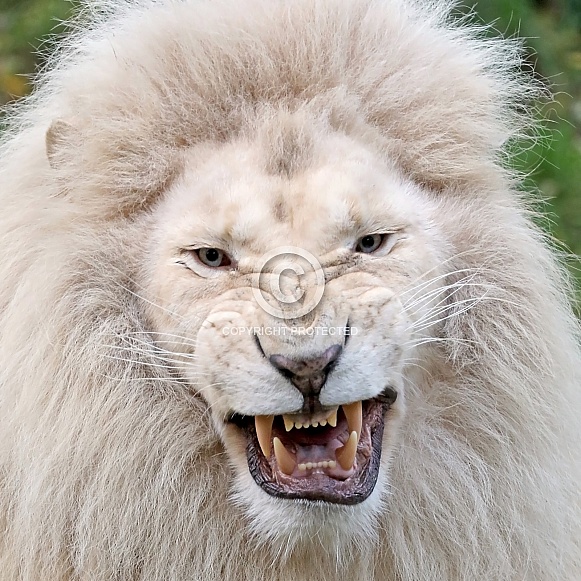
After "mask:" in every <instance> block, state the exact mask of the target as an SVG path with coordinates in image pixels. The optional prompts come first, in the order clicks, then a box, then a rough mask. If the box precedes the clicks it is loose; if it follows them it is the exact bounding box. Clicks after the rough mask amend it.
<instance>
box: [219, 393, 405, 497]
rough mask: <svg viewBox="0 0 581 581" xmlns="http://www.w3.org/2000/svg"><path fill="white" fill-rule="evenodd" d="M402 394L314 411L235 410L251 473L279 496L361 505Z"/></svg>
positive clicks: (372, 481) (373, 480)
mask: <svg viewBox="0 0 581 581" xmlns="http://www.w3.org/2000/svg"><path fill="white" fill-rule="evenodd" d="M396 397H397V393H396V392H395V391H394V390H392V389H390V388H388V389H386V390H385V391H384V392H383V393H382V394H381V395H380V396H379V397H377V398H375V399H370V400H366V401H358V402H354V403H350V404H345V405H341V406H335V407H332V408H324V409H322V410H321V411H320V412H317V413H316V414H314V415H305V414H300V413H299V414H292V415H286V414H285V415H279V416H240V415H236V414H235V415H234V416H232V418H231V419H230V422H231V423H233V424H234V425H236V426H237V427H238V428H239V429H240V430H241V432H242V433H243V435H244V437H245V438H246V456H247V460H248V468H249V470H250V474H251V475H252V477H253V478H254V480H255V481H256V483H257V484H258V485H259V486H260V487H261V488H262V489H263V490H264V491H265V492H267V493H268V494H270V495H272V496H276V497H279V498H294V499H305V500H318V501H325V502H330V503H335V504H358V503H360V502H362V501H364V500H365V499H366V498H367V497H368V496H369V495H370V494H371V492H372V491H373V489H374V487H375V483H376V482H377V476H378V473H379V464H380V459H381V443H382V439H383V428H384V421H385V417H386V414H387V411H388V410H389V408H390V406H391V405H392V404H393V403H394V402H395V399H396Z"/></svg>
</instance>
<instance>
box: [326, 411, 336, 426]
mask: <svg viewBox="0 0 581 581" xmlns="http://www.w3.org/2000/svg"><path fill="white" fill-rule="evenodd" d="M327 422H328V424H329V425H330V426H331V427H333V428H336V427H337V410H335V411H333V412H331V415H330V416H329V417H328V418H327Z"/></svg>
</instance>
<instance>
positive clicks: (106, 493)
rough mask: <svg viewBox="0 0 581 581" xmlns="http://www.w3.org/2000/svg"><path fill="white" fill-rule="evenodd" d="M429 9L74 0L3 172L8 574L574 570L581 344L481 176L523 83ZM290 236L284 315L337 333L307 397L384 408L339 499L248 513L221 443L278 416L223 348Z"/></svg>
mask: <svg viewBox="0 0 581 581" xmlns="http://www.w3.org/2000/svg"><path fill="white" fill-rule="evenodd" d="M450 10H451V6H450V4H449V3H447V2H445V1H433V2H419V1H418V2H415V1H413V0H382V1H379V0H288V1H283V0H237V1H236V2H234V1H233V0H215V1H212V2H210V1H207V0H200V1H188V2H174V1H170V0H161V1H159V2H146V1H144V2H138V1H131V2H122V1H121V0H111V1H110V2H101V3H99V4H98V5H95V4H91V10H90V11H89V10H87V13H86V14H85V15H84V16H83V18H82V19H81V21H80V22H81V25H80V26H79V27H78V32H77V33H75V34H73V36H72V37H71V39H70V40H69V41H67V43H66V44H65V45H64V46H63V48H62V49H61V50H60V52H59V53H57V56H56V57H55V58H54V59H53V60H52V62H51V63H50V67H49V68H48V69H47V72H45V73H44V74H43V75H41V78H40V81H39V87H38V89H37V91H36V92H35V94H34V95H33V96H32V97H31V98H30V99H29V100H28V103H24V104H22V105H20V106H19V107H18V108H16V109H15V110H14V112H13V113H12V115H11V121H10V126H9V129H8V132H7V134H6V137H5V138H4V140H3V144H2V146H1V150H0V151H1V157H0V159H1V161H0V201H1V204H2V211H1V213H0V240H1V241H2V253H1V255H0V280H1V283H0V579H2V580H3V581H4V580H6V581H14V580H22V581H65V580H67V581H70V580H82V581H89V580H91V581H105V580H107V581H109V580H113V579H118V580H120V581H126V580H132V581H133V580H138V579H139V580H143V581H162V580H163V581H169V580H172V581H186V580H187V581H192V580H204V581H206V580H207V581H212V580H224V581H225V580H231V581H234V580H236V581H243V580H248V581H251V580H252V581H278V580H280V581H282V580H284V581H288V580H289V579H293V580H296V581H306V580H310V581H327V580H331V579H333V580H335V579H337V578H339V579H353V580H357V581H367V580H369V581H371V580H376V581H379V580H381V581H395V580H398V581H428V580H434V581H435V580H442V581H444V580H446V581H471V580H479V579H482V580H485V579H486V580H487V581H516V580H519V581H525V580H526V581H540V580H543V581H578V580H579V579H581V548H580V542H581V503H580V498H579V480H580V479H581V460H580V453H579V438H580V436H581V434H580V431H581V430H580V423H581V422H580V421H579V417H580V414H581V402H580V394H579V391H580V389H579V385H580V379H581V378H580V369H581V366H580V363H581V357H580V354H579V349H578V343H577V341H578V326H577V323H576V321H575V319H574V317H573V315H572V313H571V309H570V306H569V301H568V283H567V278H566V276H565V274H564V272H563V269H562V268H561V266H560V265H559V264H558V263H557V261H556V259H555V255H554V252H553V251H552V250H551V249H550V248H549V246H548V244H547V243H546V242H545V240H544V239H543V236H542V235H541V233H540V232H539V231H538V230H537V228H536V227H535V226H534V225H533V222H532V219H531V215H530V210H529V201H528V198H527V197H526V196H524V195H523V194H522V193H519V192H518V191H517V189H516V185H515V180H514V178H513V176H511V174H510V172H509V171H508V170H506V169H505V168H504V167H503V165H502V161H503V156H504V152H505V151H507V150H508V147H509V146H510V144H511V142H512V140H513V139H514V138H515V137H517V136H519V135H521V134H522V132H523V131H524V130H525V129H526V128H527V126H528V125H529V117H528V116H527V115H526V114H523V110H524V108H523V104H525V103H526V102H527V101H528V99H529V98H530V97H531V96H534V95H535V94H536V92H537V88H536V87H535V86H534V84H533V83H532V82H531V80H530V79H529V78H528V76H527V75H525V74H522V73H520V72H519V64H520V53H519V49H518V45H517V44H515V43H513V42H505V41H498V40H496V41H489V40H486V39H485V38H484V36H483V35H482V33H481V31H478V30H476V29H474V27H470V26H466V25H463V24H458V23H457V22H454V21H453V20H452V19H451V17H450V15H449V14H450ZM392 230H393V231H395V232H397V234H395V238H394V242H395V244H394V246H393V248H391V249H388V250H389V251H388V250H385V251H384V252H383V253H381V252H380V253H379V254H378V255H373V256H362V257H361V256H359V257H358V258H355V257H354V255H353V253H352V248H353V245H354V243H355V241H356V240H357V238H359V237H361V236H364V235H366V234H368V233H370V232H371V233H374V232H385V231H392ZM196 244H197V245H202V246H219V247H221V248H225V249H227V250H228V252H229V253H230V254H231V255H232V256H233V257H234V258H235V259H236V261H237V265H238V270H237V271H235V272H230V271H228V270H224V271H215V270H211V269H208V268H204V267H202V266H201V265H200V264H199V263H197V262H195V260H193V259H192V256H191V254H188V253H187V252H186V253H185V254H184V252H183V251H182V249H183V248H185V247H188V246H191V245H196ZM289 245H292V246H295V247H298V248H300V249H304V250H305V251H308V252H310V253H311V254H313V255H315V256H317V257H318V258H319V260H320V262H321V265H322V268H323V269H324V271H325V273H326V275H327V281H328V282H327V284H326V288H325V295H324V297H323V299H322V301H321V303H320V305H319V306H318V307H317V309H315V310H314V311H313V312H312V313H310V314H308V315H305V317H303V319H301V320H300V321H299V322H304V323H307V324H308V325H315V326H316V325H320V326H323V327H324V326H333V325H337V326H342V325H345V323H346V322H347V320H348V321H349V325H351V326H352V327H353V328H357V329H358V331H359V333H358V334H357V335H354V336H353V337H351V338H350V341H349V343H348V345H347V346H346V348H345V350H344V353H343V354H342V356H341V359H340V360H339V363H338V365H337V367H336V369H335V371H334V372H333V374H332V376H330V377H329V380H328V382H327V384H326V386H325V388H324V390H323V391H322V392H321V400H322V402H323V403H325V404H329V405H333V404H341V403H345V402H349V401H354V400H358V399H366V398H371V397H375V396H376V395H377V394H378V393H379V392H380V391H381V390H382V389H383V387H385V385H386V384H391V385H394V386H397V389H398V392H399V396H398V400H397V402H396V405H395V406H394V407H393V409H392V410H391V411H390V412H389V413H388V416H387V422H386V430H385V435H384V449H383V456H382V466H381V470H380V476H379V481H378V484H377V486H376V488H375V490H374V492H373V494H372V495H371V496H370V498H369V499H367V500H366V501H364V502H363V503H361V504H358V505H355V506H339V505H326V504H315V503H307V502H301V501H291V500H280V499H275V498H273V497H270V496H268V495H266V493H264V492H263V491H262V490H261V489H260V488H259V487H258V486H257V485H256V484H255V482H254V481H253V480H252V478H251V477H250V475H249V472H248V468H247V465H246V459H245V454H244V450H243V444H242V442H241V440H240V438H239V435H238V434H237V433H236V432H235V430H234V428H233V427H232V426H229V425H225V424H224V419H225V417H226V416H227V415H228V414H230V413H232V412H237V413H242V414H247V415H256V414H280V413H285V412H292V411H294V410H296V409H297V408H298V407H300V403H301V401H300V397H299V394H298V391H297V390H295V389H294V388H292V387H291V386H290V384H289V383H288V382H287V381H285V380H283V378H282V377H280V376H279V375H277V373H276V372H275V371H274V369H273V368H272V367H271V366H269V365H268V364H267V363H266V361H265V360H264V359H263V358H261V355H260V354H259V352H258V350H257V348H256V345H255V343H254V338H253V337H252V335H251V334H249V333H242V334H240V335H237V336H233V335H232V334H229V333H228V332H227V331H225V330H226V329H231V328H232V327H233V326H236V327H247V326H250V327H252V326H258V327H261V328H265V327H267V326H276V325H277V324H279V320H278V319H275V318H272V317H271V316H270V315H268V314H267V313H266V312H265V311H264V310H263V309H261V308H260V307H259V305H258V304H257V302H256V298H255V295H254V294H253V291H252V288H251V286H252V285H251V284H250V279H251V274H252V272H253V270H254V269H255V267H256V264H258V263H259V261H260V258H261V256H263V255H264V254H265V253H267V252H269V251H271V250H273V249H276V248H279V247H284V246H289ZM184 257H185V258H184ZM184 261H185V263H186V264H185V265H184V264H180V263H181V262H184ZM277 321H278V322H277ZM260 340H261V342H262V343H263V348H264V350H265V351H266V352H267V353H274V352H280V351H284V352H286V353H289V354H291V355H295V356H303V357H304V356H309V355H312V354H314V353H318V352H320V350H321V349H325V348H326V347H327V346H328V345H329V344H331V343H332V341H331V338H330V337H329V336H326V335H322V334H321V335H319V334H317V335H314V336H303V337H301V336H298V335H292V336H290V337H282V336H277V335H274V336H272V335H271V336H266V335H265V336H262V337H261V339H260Z"/></svg>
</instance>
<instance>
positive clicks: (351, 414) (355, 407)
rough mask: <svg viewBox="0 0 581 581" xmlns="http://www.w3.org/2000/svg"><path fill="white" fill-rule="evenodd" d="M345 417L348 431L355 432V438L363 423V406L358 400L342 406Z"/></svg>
mask: <svg viewBox="0 0 581 581" xmlns="http://www.w3.org/2000/svg"><path fill="white" fill-rule="evenodd" d="M343 411H344V412H345V417H346V418H347V427H348V428H349V432H357V438H359V436H360V435H361V426H362V425H363V406H362V404H361V402H360V401H356V402H355V403H350V404H348V405H344V406H343Z"/></svg>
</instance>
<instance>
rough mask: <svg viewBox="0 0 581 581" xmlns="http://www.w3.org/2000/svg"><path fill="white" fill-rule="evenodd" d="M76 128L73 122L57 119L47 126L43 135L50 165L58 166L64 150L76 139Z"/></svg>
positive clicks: (60, 163)
mask: <svg viewBox="0 0 581 581" xmlns="http://www.w3.org/2000/svg"><path fill="white" fill-rule="evenodd" d="M77 137H78V130H77V127H76V126H75V124H74V123H71V122H70V121H65V120H64V119H57V120H56V121H53V122H52V124H51V126H50V127H49V128H48V130H47V132H46V136H45V143H46V156H47V158H48V162H49V164H50V166H51V167H52V168H54V169H57V168H59V167H60V166H61V165H62V163H63V160H64V158H65V156H66V154H65V150H66V149H68V148H70V147H71V145H73V142H75V141H77Z"/></svg>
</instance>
